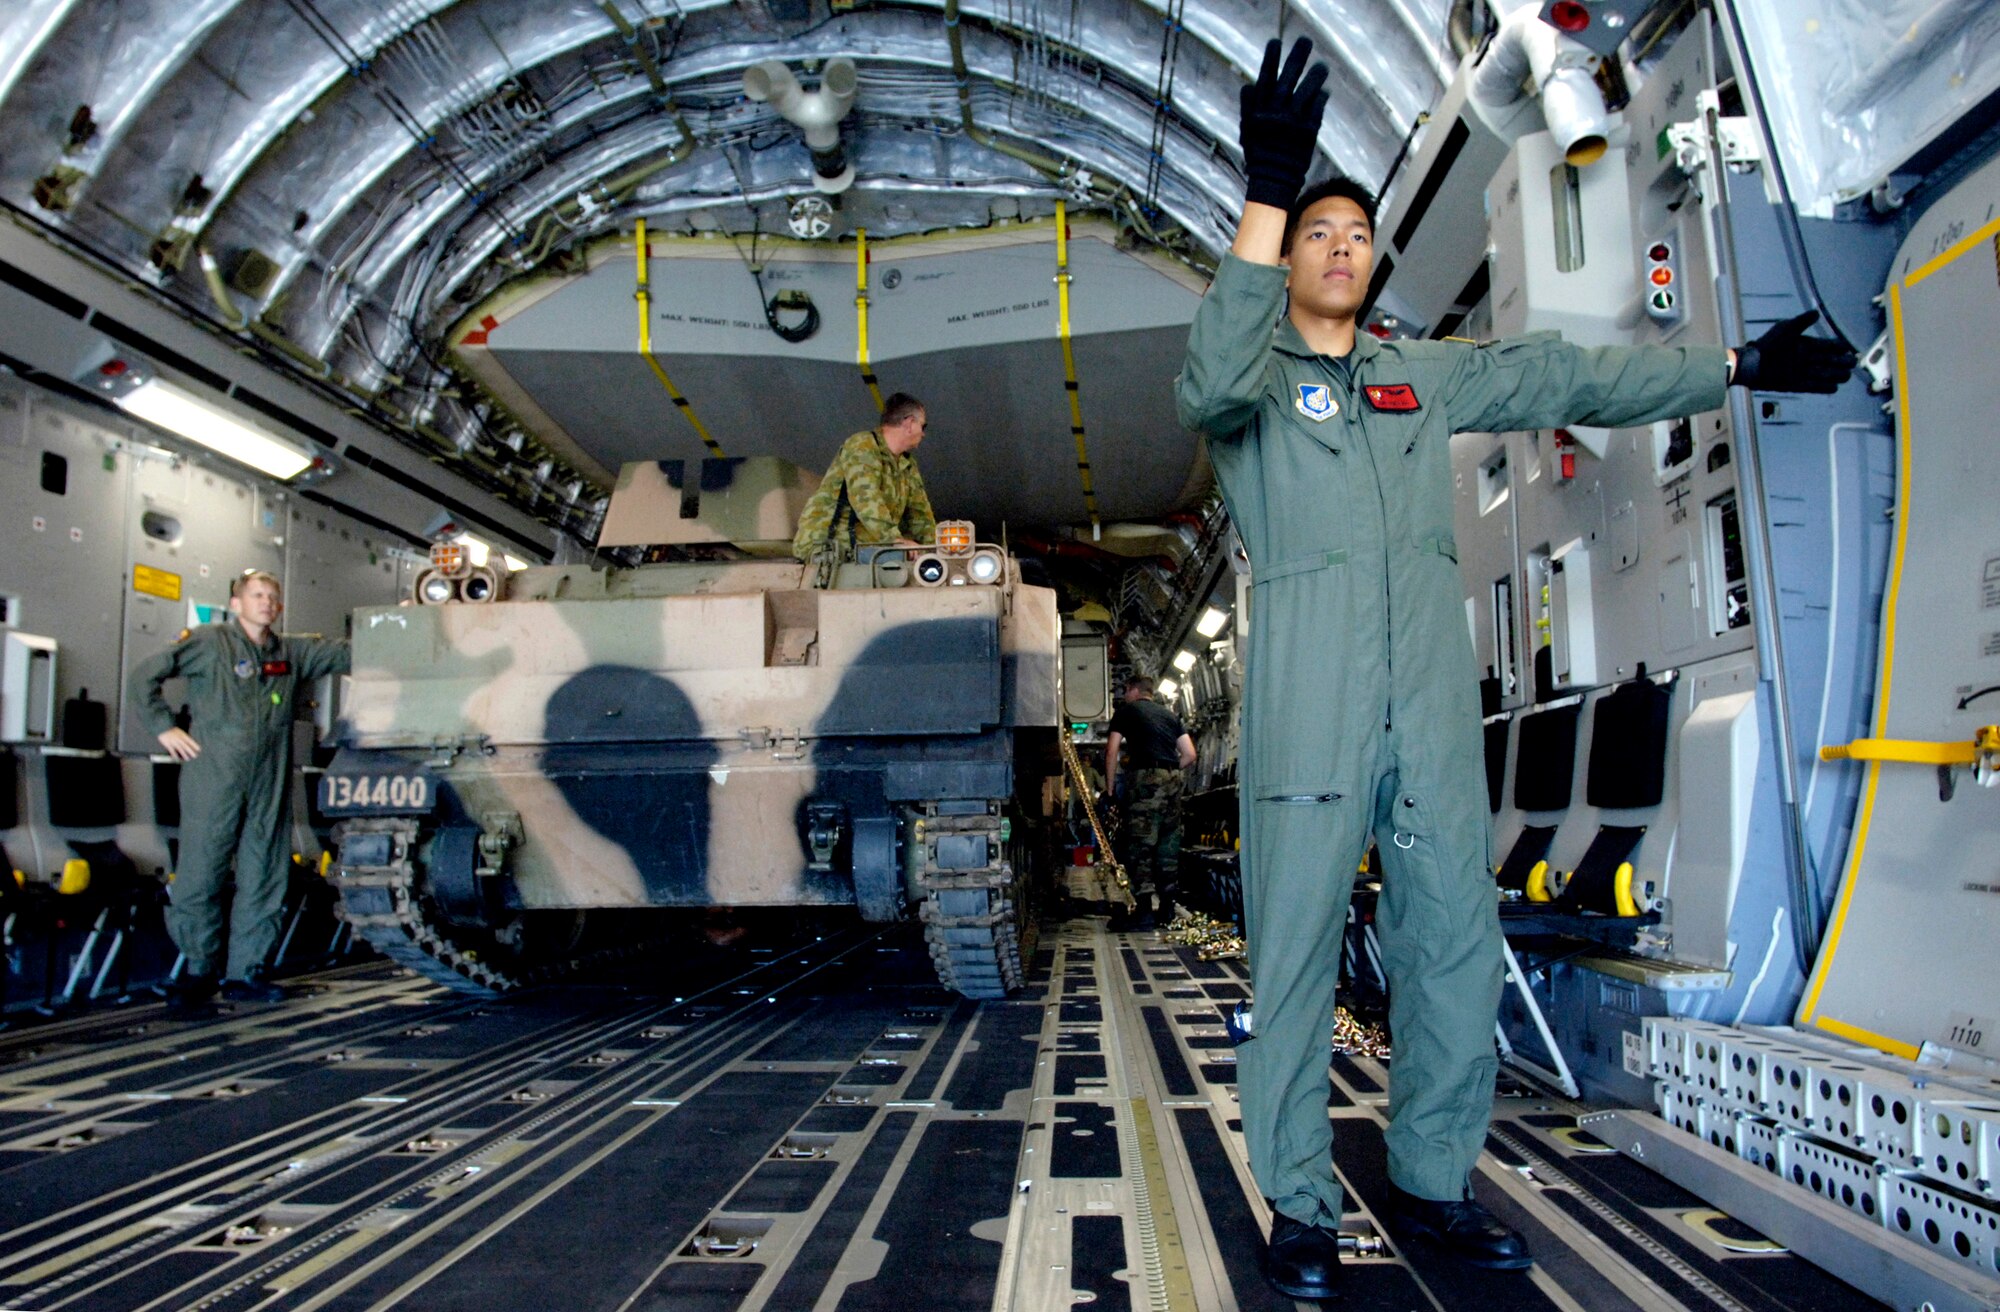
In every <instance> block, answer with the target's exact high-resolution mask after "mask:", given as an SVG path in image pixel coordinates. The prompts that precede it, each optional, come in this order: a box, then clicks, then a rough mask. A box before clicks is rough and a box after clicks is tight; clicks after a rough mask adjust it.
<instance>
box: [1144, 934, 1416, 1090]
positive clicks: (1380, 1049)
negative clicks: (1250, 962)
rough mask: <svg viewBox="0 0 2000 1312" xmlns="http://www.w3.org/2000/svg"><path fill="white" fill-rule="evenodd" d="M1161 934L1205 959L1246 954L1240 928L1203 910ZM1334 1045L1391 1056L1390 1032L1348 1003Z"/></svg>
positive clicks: (1338, 1013)
mask: <svg viewBox="0 0 2000 1312" xmlns="http://www.w3.org/2000/svg"><path fill="white" fill-rule="evenodd" d="M1160 937H1161V938H1163V939H1165V940H1166V941H1167V942H1169V943H1174V944H1178V945H1180V946H1181V947H1190V948H1193V949H1194V950H1195V955H1196V956H1198V957H1200V958H1201V959H1202V960H1203V961H1225V960H1240V959H1241V958H1242V957H1243V956H1244V944H1243V936H1242V935H1241V934H1238V933H1237V932H1236V926H1234V925H1232V924H1230V923H1229V922H1228V921H1225V920H1217V919H1215V918H1214V917H1213V916H1205V915H1203V914H1202V913H1201V912H1199V911H1183V912H1182V913H1181V914H1180V915H1179V916H1177V917H1175V919H1174V923H1173V924H1171V925H1168V926H1167V927H1166V928H1165V929H1163V930H1161V931H1160ZM1333 1049H1334V1051H1335V1052H1344V1053H1347V1054H1348V1055H1349V1056H1354V1057H1376V1058H1387V1057H1388V1055H1389V1032H1388V1031H1387V1030H1386V1029H1384V1028H1383V1027H1382V1026H1380V1025H1370V1024H1368V1023H1367V1022H1366V1021H1362V1020H1359V1019H1356V1017H1355V1015H1354V1013H1353V1012H1351V1011H1349V1010H1348V1009H1347V1008H1345V1007H1337V1008H1335V1009H1334V1013H1333Z"/></svg>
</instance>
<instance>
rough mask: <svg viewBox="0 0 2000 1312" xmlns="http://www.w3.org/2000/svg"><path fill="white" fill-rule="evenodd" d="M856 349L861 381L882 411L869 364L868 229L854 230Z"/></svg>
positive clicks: (878, 392)
mask: <svg viewBox="0 0 2000 1312" xmlns="http://www.w3.org/2000/svg"><path fill="white" fill-rule="evenodd" d="M854 340H855V342H856V345H855V348H854V359H855V362H856V363H858V364H859V365H860V366H861V381H862V382H864V383H866V384H868V395H870V396H872V397H874V398H875V409H876V411H877V413H880V411H881V409H882V389H881V388H880V387H878V386H876V378H875V368H874V366H873V365H871V364H869V363H868V229H866V228H856V229H855V230H854Z"/></svg>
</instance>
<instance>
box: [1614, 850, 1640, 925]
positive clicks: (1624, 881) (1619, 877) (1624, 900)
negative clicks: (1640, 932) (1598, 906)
mask: <svg viewBox="0 0 2000 1312" xmlns="http://www.w3.org/2000/svg"><path fill="white" fill-rule="evenodd" d="M1611 896H1612V898H1613V899H1615V900H1616V902H1617V904H1618V914H1619V915H1621V916H1636V915H1638V914H1639V904H1638V903H1637V902H1635V901H1633V900H1632V863H1631V862H1630V861H1625V862H1621V863H1620V864H1619V866H1618V873H1617V874H1615V875H1613V876H1611Z"/></svg>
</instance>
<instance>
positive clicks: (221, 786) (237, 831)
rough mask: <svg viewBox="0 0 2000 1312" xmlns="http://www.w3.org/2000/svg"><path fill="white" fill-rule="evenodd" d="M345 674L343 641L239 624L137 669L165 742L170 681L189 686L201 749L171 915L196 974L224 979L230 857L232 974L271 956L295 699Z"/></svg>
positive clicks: (208, 629) (137, 695) (281, 888)
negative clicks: (254, 635) (255, 630)
mask: <svg viewBox="0 0 2000 1312" xmlns="http://www.w3.org/2000/svg"><path fill="white" fill-rule="evenodd" d="M347 668H348V647H347V644H346V643H344V642H328V641H324V640H322V639H318V638H285V637H279V636H278V635H276V634H270V635H267V639H266V641H265V643H264V644H263V645H261V646H260V645H258V644H256V643H253V642H251V641H250V637H249V635H248V634H246V633H244V632H243V626H242V625H240V624H238V623H237V622H236V621H235V620H234V619H231V620H230V621H228V622H227V623H224V624H204V625H202V626H201V627H200V628H197V629H190V630H187V631H186V632H185V633H183V634H182V635H181V638H180V641H178V642H176V643H175V644H174V645H173V646H172V647H170V648H168V649H167V650H166V651H164V652H161V653H160V654H159V655H157V656H155V657H153V658H152V659H150V660H148V661H146V662H145V663H144V664H142V665H140V667H139V668H138V669H137V670H135V671H133V674H132V680H131V685H130V693H131V696H132V697H133V698H134V699H135V700H136V701H137V702H138V706H139V718H140V719H141V720H142V721H143V722H144V723H145V726H146V732H148V733H150V734H153V735H154V736H156V737H157V736H158V735H160V734H162V733H165V732H166V731H167V730H168V729H171V728H173V727H174V711H173V708H172V707H171V706H169V705H168V704H167V699H166V694H165V692H164V690H163V688H164V685H165V684H166V682H167V680H169V679H176V678H178V679H185V680H187V694H188V710H189V711H190V713H191V715H192V718H193V723H192V724H191V725H190V726H189V728H188V732H189V733H190V734H191V735H193V737H194V739H195V741H196V742H198V743H200V744H201V754H200V755H199V756H197V757H195V758H194V759H193V760H192V761H188V762H186V763H185V764H183V765H182V766H181V825H180V852H179V858H178V860H177V861H176V862H175V869H174V882H173V885H172V888H171V889H170V890H169V893H170V899H171V900H170V904H169V906H168V908H167V929H168V931H169V932H170V933H171V934H172V935H173V940H174V945H175V946H176V947H178V948H179V949H180V950H181V952H182V953H183V954H184V955H185V956H186V957H187V973H188V974H190V975H193V976H201V977H209V978H213V977H214V976H216V975H217V974H219V973H221V972H219V971H218V970H217V967H218V966H220V965H221V964H222V962H221V960H220V959H219V958H220V957H221V955H222V951H221V947H222V945H221V940H222V901H221V899H222V891H223V889H224V887H225V886H226V882H227V880H228V877H229V869H230V865H231V862H232V861H233V862H234V864H235V867H236V892H235V897H234V900H233V902H232V903H231V905H230V912H229V956H228V965H229V969H228V975H229V978H231V979H238V980H240V979H247V978H249V976H250V974H251V973H252V971H253V970H254V969H256V968H261V967H262V966H263V964H264V959H265V958H266V957H267V956H269V955H270V951H271V945H272V944H273V943H274V942H276V941H277V936H278V916H279V913H280V912H281V911H282V909H283V907H284V901H285V885H286V883H287V880H288V876H289V870H290V866H291V839H290V834H289V833H288V829H289V824H288V822H289V819H290V816H291V765H292V703H293V697H294V696H295V695H296V693H297V690H298V686H299V684H301V683H310V682H312V681H313V680H314V679H317V678H319V677H320V676H321V675H325V674H342V673H345V672H346V671H347Z"/></svg>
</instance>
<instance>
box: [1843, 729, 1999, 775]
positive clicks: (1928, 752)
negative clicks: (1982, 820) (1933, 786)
mask: <svg viewBox="0 0 2000 1312" xmlns="http://www.w3.org/2000/svg"><path fill="white" fill-rule="evenodd" d="M1819 759H1820V760H1822V761H1896V762H1900V763H1902V764H1905V765H1946V766H1950V765H1969V766H1971V767H1972V772H1973V777H1974V778H1976V779H1977V780H1978V781H1979V782H1980V783H1981V784H1986V785H1989V786H1990V785H1991V784H1992V783H1993V782H1994V781H1995V780H1996V779H2000V724H1989V725H1987V726H1986V727H1984V728H1983V729H1980V730H1979V731H1978V732H1977V733H1975V734H1973V736H1972V741H1971V742H1952V743H1933V742H1922V741H1919V740H1917V739H1912V738H1856V739H1855V740H1854V741H1853V742H1851V743H1839V744H1829V745H1828V746H1825V747H1822V748H1820V749H1819Z"/></svg>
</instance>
